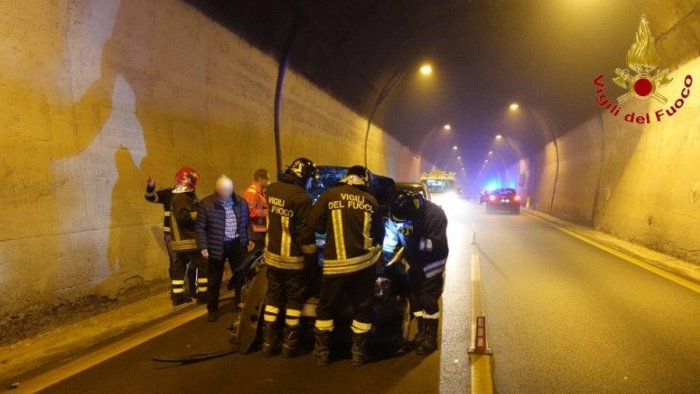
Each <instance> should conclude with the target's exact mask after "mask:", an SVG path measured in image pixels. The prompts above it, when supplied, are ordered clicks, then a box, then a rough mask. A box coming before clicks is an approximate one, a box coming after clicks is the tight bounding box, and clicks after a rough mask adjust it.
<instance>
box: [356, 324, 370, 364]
mask: <svg viewBox="0 0 700 394" xmlns="http://www.w3.org/2000/svg"><path fill="white" fill-rule="evenodd" d="M368 342H369V333H368V332H364V333H362V334H353V335H352V365H354V366H356V367H359V366H362V365H365V364H366V363H367V360H369V353H367V343H368Z"/></svg>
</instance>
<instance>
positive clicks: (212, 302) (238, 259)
mask: <svg viewBox="0 0 700 394" xmlns="http://www.w3.org/2000/svg"><path fill="white" fill-rule="evenodd" d="M244 259H245V248H244V247H243V245H241V243H240V241H239V240H238V239H234V240H232V241H226V242H224V255H223V256H222V257H220V258H213V257H211V256H209V277H208V279H209V290H208V292H207V293H208V296H207V309H208V310H209V312H217V311H218V310H219V292H220V291H221V280H222V278H223V277H224V264H226V262H227V261H228V265H229V267H230V268H231V273H232V274H233V277H232V278H231V283H232V284H233V286H232V288H233V289H235V290H236V296H240V292H241V287H242V286H243V283H244V281H245V275H246V273H245V272H243V271H244V270H240V269H239V268H240V266H241V264H242V263H243V260H244Z"/></svg>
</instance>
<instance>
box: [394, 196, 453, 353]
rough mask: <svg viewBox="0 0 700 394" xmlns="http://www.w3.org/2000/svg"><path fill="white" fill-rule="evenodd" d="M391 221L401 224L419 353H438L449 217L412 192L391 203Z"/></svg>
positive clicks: (416, 343)
mask: <svg viewBox="0 0 700 394" xmlns="http://www.w3.org/2000/svg"><path fill="white" fill-rule="evenodd" d="M389 216H390V220H392V221H394V222H396V223H399V224H400V227H399V231H401V235H402V237H401V242H402V243H404V248H405V256H406V260H407V261H408V264H409V267H410V269H409V270H408V281H409V291H410V299H411V311H412V312H413V316H414V317H415V318H416V319H417V322H418V333H417V334H416V338H415V345H416V353H417V354H420V355H424V354H430V353H432V352H434V351H435V350H437V347H438V343H437V336H438V326H439V317H440V310H439V307H438V301H439V300H440V297H441V296H442V290H443V287H444V283H445V279H444V274H445V264H446V262H447V255H448V253H449V248H448V246H447V217H446V216H445V212H444V211H443V210H442V208H440V207H439V206H437V205H435V204H433V203H432V202H430V201H426V200H425V199H424V198H423V195H422V194H420V193H417V192H413V191H402V192H399V193H398V194H397V195H396V197H394V199H393V200H392V202H391V207H390V215H389Z"/></svg>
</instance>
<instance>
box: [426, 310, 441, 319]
mask: <svg viewBox="0 0 700 394" xmlns="http://www.w3.org/2000/svg"><path fill="white" fill-rule="evenodd" d="M439 317H440V311H438V312H435V313H433V314H432V315H429V314H428V312H426V311H423V319H430V320H435V319H437V318H439Z"/></svg>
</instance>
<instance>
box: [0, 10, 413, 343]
mask: <svg viewBox="0 0 700 394" xmlns="http://www.w3.org/2000/svg"><path fill="white" fill-rule="evenodd" d="M0 37H2V38H1V39H0V91H1V92H2V94H0V108H2V109H3V110H2V111H1V112H0V133H1V135H2V137H3V141H4V146H3V150H2V155H1V156H0V177H1V179H2V187H0V201H1V202H2V205H3V209H2V214H1V215H0V300H2V303H0V328H2V327H3V325H7V323H8V322H10V321H13V322H15V323H16V322H17V321H21V320H22V319H24V318H26V317H28V316H30V315H36V316H42V317H45V316H46V314H47V313H49V312H50V311H54V313H55V312H56V311H68V310H71V309H70V306H71V305H81V304H80V303H81V300H88V301H87V302H85V303H84V304H82V305H84V306H85V305H89V304H90V303H91V302H92V303H95V302H98V301H100V300H105V299H107V300H112V299H121V298H123V297H126V295H127V294H130V293H133V289H138V288H142V287H148V286H147V285H160V287H159V288H162V286H163V285H164V284H165V283H166V281H165V280H166V278H167V259H166V255H165V254H164V246H163V243H162V233H161V229H160V224H161V218H162V210H161V209H160V207H159V206H157V205H152V204H149V203H147V202H146V201H145V200H144V199H143V192H144V185H145V180H146V178H147V177H148V176H149V175H153V176H154V177H155V178H156V180H157V181H158V185H159V186H160V187H164V186H168V185H170V184H171V183H172V181H173V175H174V173H175V171H176V170H177V168H179V167H180V166H182V165H189V166H192V167H194V168H195V169H197V170H198V171H199V172H200V174H201V182H200V188H199V193H198V194H199V196H200V197H204V196H205V195H207V194H209V193H210V191H211V190H212V189H213V183H214V180H215V178H216V177H218V176H219V175H220V174H222V173H226V174H228V175H229V176H231V177H232V178H233V180H234V182H235V184H236V185H237V188H238V190H239V191H240V190H242V188H243V187H245V186H246V185H247V183H248V182H249V181H250V178H251V176H252V173H253V171H254V170H255V169H257V168H259V167H265V168H268V169H270V170H273V169H274V166H275V158H274V142H273V133H272V130H273V98H274V89H275V82H276V76H277V62H276V60H275V59H273V58H271V57H270V56H268V55H266V54H265V53H262V52H260V51H258V50H256V49H255V48H252V47H251V46H250V45H249V44H247V43H246V42H244V41H242V40H241V39H240V38H239V37H238V36H236V35H235V34H233V33H231V32H230V31H228V30H226V29H224V28H223V27H221V26H220V25H218V24H216V23H213V22H211V21H210V20H209V19H207V18H206V17H205V16H203V15H202V14H200V13H199V12H197V11H196V10H194V9H192V8H190V7H189V6H188V5H185V4H183V3H181V2H179V1H176V0H158V1H147V2H144V1H138V0H123V1H87V0H82V1H81V0H73V1H59V2H57V1H49V0H27V1H3V2H0ZM365 125H366V119H365V118H363V117H362V116H359V115H358V114H357V113H355V112H353V111H351V110H350V109H348V108H347V107H345V106H343V105H342V104H341V103H339V102H338V101H336V100H335V99H333V98H332V97H331V96H329V95H328V94H326V93H325V92H324V91H322V90H321V89H319V88H318V87H316V86H314V85H313V84H312V83H310V82H309V81H308V80H306V79H304V78H302V77H301V76H299V75H297V74H295V73H294V72H290V73H288V76H287V80H286V86H285V96H284V103H283V117H282V146H283V160H284V161H285V162H289V161H290V160H291V159H293V158H294V157H296V156H300V155H304V156H307V157H310V158H312V159H313V160H315V161H316V162H317V163H319V164H333V165H352V164H357V163H362V161H363V148H364V146H363V144H362V141H363V138H364V131H365ZM370 144H371V145H370V152H369V165H370V168H371V169H372V170H373V171H375V172H376V173H380V174H386V175H389V176H393V177H397V179H399V180H410V179H416V178H418V175H419V171H420V169H421V166H425V165H426V163H422V161H421V159H420V157H419V156H418V155H416V154H414V153H413V152H411V151H410V150H409V149H408V148H406V147H405V146H402V145H401V144H400V143H399V142H397V141H396V140H395V139H394V138H392V137H390V136H388V135H387V134H386V133H384V132H382V130H380V129H376V128H373V130H372V134H371V142H370ZM399 163H406V164H405V165H400V164H399ZM273 173H274V171H273ZM156 287H157V286H156ZM58 304H61V305H64V306H65V305H68V306H69V307H67V308H63V309H61V308H59V309H56V305H58ZM85 308H88V307H87V306H85ZM78 309H80V308H78ZM50 317H51V316H48V317H47V318H50ZM54 317H55V316H54ZM59 317H60V316H59ZM41 319H42V318H38V319H34V320H33V321H34V322H38V324H41ZM0 331H2V332H4V333H5V334H8V332H9V331H7V330H6V329H4V328H3V329H0ZM5 339H7V337H5ZM0 341H1V340H0Z"/></svg>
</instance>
